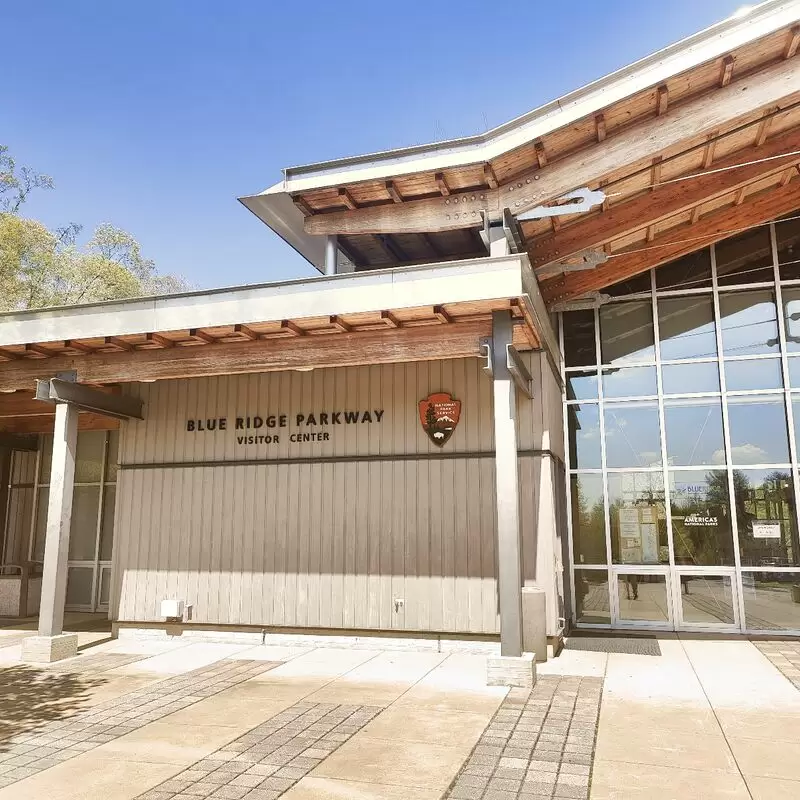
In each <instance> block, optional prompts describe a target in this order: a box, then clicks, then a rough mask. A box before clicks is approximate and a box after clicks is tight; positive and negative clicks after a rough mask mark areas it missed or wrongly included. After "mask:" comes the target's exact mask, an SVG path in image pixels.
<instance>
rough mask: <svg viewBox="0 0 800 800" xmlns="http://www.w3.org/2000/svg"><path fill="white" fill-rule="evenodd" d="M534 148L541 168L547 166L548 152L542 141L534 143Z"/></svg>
mask: <svg viewBox="0 0 800 800" xmlns="http://www.w3.org/2000/svg"><path fill="white" fill-rule="evenodd" d="M533 147H534V150H535V151H536V161H537V163H538V164H539V169H542V168H543V167H546V166H547V153H546V152H545V149H544V144H542V142H541V141H538V142H536V143H535V144H534V145H533Z"/></svg>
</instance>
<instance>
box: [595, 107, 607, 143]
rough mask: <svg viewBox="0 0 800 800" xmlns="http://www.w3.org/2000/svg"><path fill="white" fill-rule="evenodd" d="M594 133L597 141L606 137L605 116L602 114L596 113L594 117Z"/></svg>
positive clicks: (601, 140)
mask: <svg viewBox="0 0 800 800" xmlns="http://www.w3.org/2000/svg"><path fill="white" fill-rule="evenodd" d="M594 128H595V135H596V136H597V141H598V142H603V141H605V138H606V118H605V116H604V115H603V114H597V115H596V116H595V118H594Z"/></svg>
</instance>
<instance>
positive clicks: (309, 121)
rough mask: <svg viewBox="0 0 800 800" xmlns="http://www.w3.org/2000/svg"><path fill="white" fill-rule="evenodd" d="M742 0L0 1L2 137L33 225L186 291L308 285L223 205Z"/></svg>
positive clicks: (498, 114)
mask: <svg viewBox="0 0 800 800" xmlns="http://www.w3.org/2000/svg"><path fill="white" fill-rule="evenodd" d="M741 5H742V0H670V2H656V1H655V0H571V2H552V3H551V2H543V1H542V0H520V1H519V2H505V0H492V2H486V0H482V2H472V1H471V0H462V2H460V3H456V4H453V3H452V2H440V0H427V1H426V2H419V1H418V0H412V1H411V2H406V3H388V2H380V0H378V2H376V1H375V0H372V2H351V1H350V0H340V1H339V2H321V1H320V0H309V2H305V3H298V2H276V1H275V0H272V2H269V0H267V2H265V1H264V0H258V1H255V0H237V1H236V2H232V3H227V4H225V3H219V2H214V3H212V2H207V1H206V0H194V1H193V2H188V0H180V1H179V0H168V1H167V2H165V1H164V0H137V2H134V3H108V2H100V0H95V1H93V2H88V1H87V0H73V2H69V3H65V2H63V0H62V1H61V2H55V1H54V0H40V2H36V3H32V2H28V3H19V2H16V3H6V4H5V7H4V8H3V9H2V11H0V21H1V22H2V26H3V28H4V37H3V39H4V41H3V62H4V65H3V71H4V77H3V79H2V81H0V142H2V143H4V144H7V145H8V146H9V147H10V148H11V150H12V154H13V155H14V156H15V157H16V158H17V160H18V162H19V163H24V164H28V165H30V166H32V167H34V168H36V169H38V170H39V171H41V172H45V173H48V174H50V175H52V176H53V178H54V179H55V182H56V189H55V190H54V191H52V192H47V193H39V194H37V195H36V196H35V197H34V198H33V199H32V200H31V201H30V202H29V203H28V205H27V208H26V212H25V213H27V214H28V215H29V216H33V217H37V218H39V219H41V220H42V221H43V222H45V223H46V224H48V225H50V226H56V225H62V224H66V223H67V222H79V223H81V224H83V225H84V226H85V227H86V228H87V229H91V228H92V227H94V226H95V225H96V224H98V223H100V222H112V223H114V224H116V225H119V226H120V227H123V228H125V229H127V230H129V231H131V232H132V233H133V234H134V235H135V236H136V237H137V238H138V239H139V241H140V242H141V244H142V247H143V250H144V253H145V255H147V256H149V257H150V258H153V259H155V261H156V262H157V264H158V267H159V268H160V269H161V270H162V271H164V272H177V273H180V274H183V275H185V276H186V277H187V278H188V279H189V280H190V281H191V282H192V283H194V284H195V285H197V286H200V287H212V286H224V285H232V284H238V283H253V282H258V281H266V280H276V279H281V278H290V277H298V276H303V275H310V274H312V273H313V269H312V268H311V267H310V265H308V263H307V262H306V261H305V260H304V259H302V258H301V257H300V256H299V255H297V254H296V253H295V252H294V251H293V250H292V249H291V248H289V247H288V246H287V245H285V244H284V243H283V242H282V241H281V240H280V239H279V238H278V237H277V236H275V235H274V234H273V233H272V232H271V231H270V230H269V229H268V228H267V227H266V226H264V225H263V224H262V223H261V222H260V221H259V220H258V219H256V217H254V216H253V215H252V214H250V212H249V211H247V210H246V209H245V208H244V207H243V206H242V205H240V204H239V202H238V201H237V200H236V198H237V197H238V196H240V195H243V194H250V193H254V192H256V191H260V190H262V189H264V188H266V187H267V186H269V185H271V184H273V183H275V182H276V181H278V180H279V179H280V177H281V172H280V171H281V169H282V168H283V167H286V166H291V165H294V164H304V163H309V162H314V161H321V160H324V159H328V158H335V157H339V156H345V155H355V154H359V153H365V152H374V151H377V150H385V149H388V148H392V147H401V146H404V145H409V144H417V143H422V142H428V141H433V140H437V139H442V138H450V137H454V136H463V135H467V134H471V133H475V132H477V131H481V130H485V129H486V128H487V127H493V126H495V125H497V124H499V123H501V122H504V121H506V120H508V119H511V118H513V117H515V116H517V115H519V114H522V113H524V112H526V111H529V110H530V109H532V108H534V107H536V106H538V105H540V104H542V103H543V102H546V101H548V100H551V99H553V98H555V97H558V96H560V95H562V94H564V93H566V92H568V91H570V90H572V89H575V88H577V87H579V86H581V85H583V84H585V83H588V82H589V81H591V80H594V79H595V78H598V77H600V76H602V75H604V74H606V73H608V72H611V71H613V70H614V69H617V68H619V67H622V66H624V65H626V64H628V63H630V62H631V61H634V60H635V59H637V58H641V57H642V56H645V55H647V54H648V53H650V52H652V51H654V50H657V49H659V48H660V47H663V46H665V45H667V44H669V43H671V42H673V41H676V40H677V39H680V38H683V37H684V36H687V35H689V34H691V33H693V32H695V31H697V30H700V29H702V28H704V27H706V26H708V25H710V24H712V23H714V22H717V21H719V20H721V19H723V18H725V17H727V16H730V15H731V14H732V13H733V12H734V11H735V10H736V9H737V8H739V7H740V6H741Z"/></svg>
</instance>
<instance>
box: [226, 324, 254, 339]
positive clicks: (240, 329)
mask: <svg viewBox="0 0 800 800" xmlns="http://www.w3.org/2000/svg"><path fill="white" fill-rule="evenodd" d="M233 332H234V333H238V334H239V335H240V336H244V337H245V339H253V340H255V339H258V338H260V337H259V335H258V334H257V333H256V332H255V331H254V330H253V329H252V328H249V327H248V326H247V325H241V324H238V323H237V324H236V325H234V326H233Z"/></svg>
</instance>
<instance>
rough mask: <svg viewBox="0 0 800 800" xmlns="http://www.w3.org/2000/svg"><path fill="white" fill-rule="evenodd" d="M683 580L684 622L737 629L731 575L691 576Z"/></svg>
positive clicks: (686, 575)
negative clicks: (727, 626)
mask: <svg viewBox="0 0 800 800" xmlns="http://www.w3.org/2000/svg"><path fill="white" fill-rule="evenodd" d="M680 579H681V608H682V610H683V621H684V622H689V623H695V624H700V625H720V624H722V625H733V624H734V623H735V622H736V617H735V615H734V613H733V585H732V583H733V582H732V581H731V578H730V576H729V575H689V574H683V575H681V576H680Z"/></svg>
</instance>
